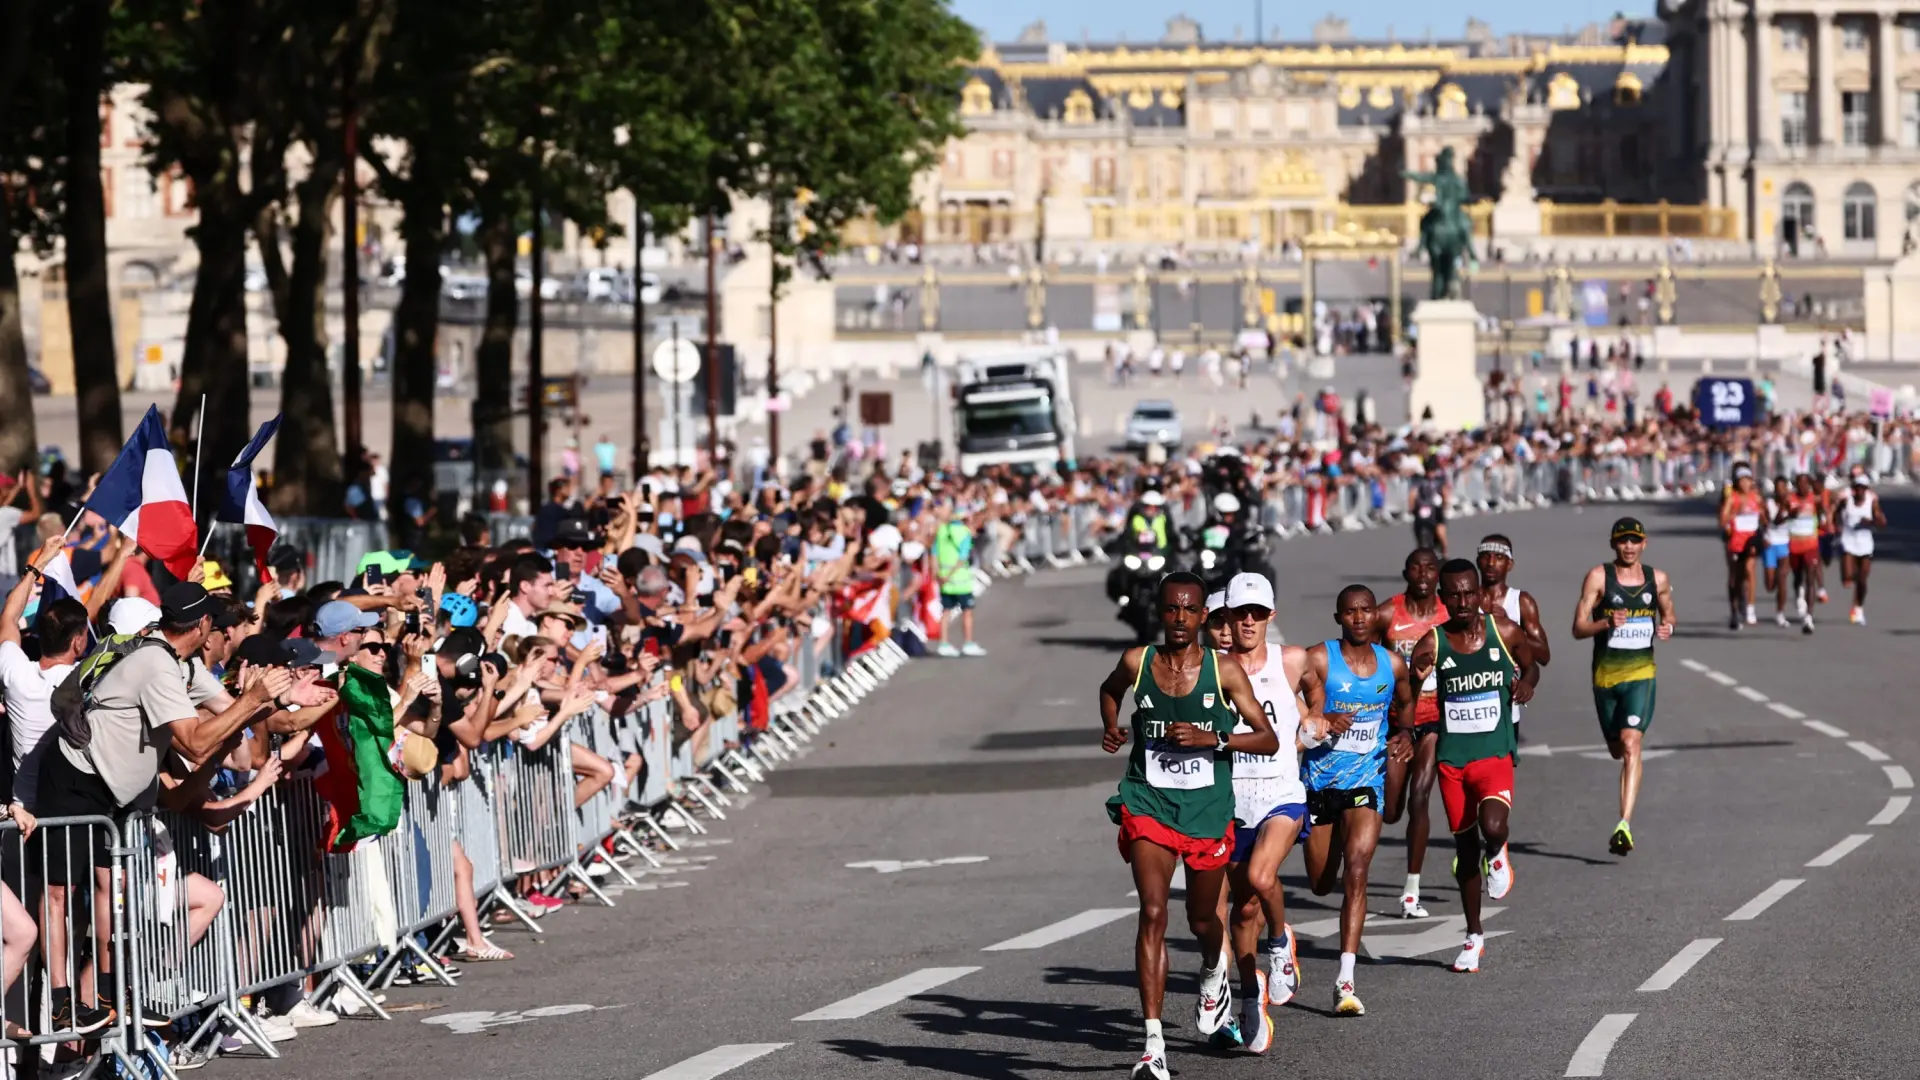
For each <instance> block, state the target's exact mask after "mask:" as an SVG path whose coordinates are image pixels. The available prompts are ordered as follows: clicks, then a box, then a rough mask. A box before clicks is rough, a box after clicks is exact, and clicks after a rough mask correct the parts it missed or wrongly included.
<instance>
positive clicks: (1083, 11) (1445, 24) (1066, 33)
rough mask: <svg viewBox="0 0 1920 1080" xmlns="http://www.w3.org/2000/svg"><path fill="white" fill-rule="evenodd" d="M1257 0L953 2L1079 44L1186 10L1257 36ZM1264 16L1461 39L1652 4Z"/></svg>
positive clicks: (1645, 9)
mask: <svg viewBox="0 0 1920 1080" xmlns="http://www.w3.org/2000/svg"><path fill="white" fill-rule="evenodd" d="M1254 6H1255V0H1052V2H1050V3H1035V2H1034V0H953V9H954V11H955V12H956V13H957V14H958V15H959V16H960V17H961V18H963V19H966V20H967V21H968V22H971V23H972V24H973V25H974V26H976V27H979V28H980V30H981V32H982V35H983V36H984V37H985V38H986V39H987V40H989V41H1012V40H1013V39H1014V37H1015V36H1016V35H1018V34H1019V32H1020V30H1021V28H1022V27H1024V26H1026V25H1027V24H1028V23H1030V22H1032V21H1033V20H1035V19H1044V20H1046V23H1047V36H1048V37H1049V38H1050V39H1052V40H1054V41H1066V42H1077V41H1079V40H1081V35H1082V32H1083V31H1084V32H1085V33H1086V34H1087V35H1090V36H1091V38H1092V40H1094V41H1114V40H1118V39H1119V37H1120V36H1121V35H1122V34H1124V35H1126V39H1127V40H1128V41H1131V42H1150V41H1157V40H1159V38H1160V36H1161V34H1163V33H1164V32H1165V30H1166V23H1167V20H1168V19H1169V18H1171V17H1173V16H1174V15H1177V14H1181V13H1185V14H1186V15H1188V16H1189V17H1191V18H1193V19H1194V20H1195V21H1197V22H1199V24H1200V27H1201V31H1202V32H1203V33H1204V34H1205V36H1206V38H1207V39H1208V40H1217V41H1227V40H1231V39H1232V37H1233V31H1234V28H1235V27H1236V26H1237V27H1240V28H1241V30H1242V32H1243V33H1244V35H1245V36H1246V37H1247V38H1252V37H1253V22H1254ZM1260 7H1261V9H1262V13H1261V14H1262V19H1263V21H1264V22H1266V24H1267V27H1268V34H1269V36H1271V37H1278V38H1286V39H1289V40H1295V41H1300V40H1306V39H1307V38H1308V37H1309V36H1310V34H1311V32H1312V29H1313V24H1314V23H1315V22H1316V21H1318V20H1319V19H1320V18H1321V17H1322V16H1324V15H1325V14H1327V13H1329V12H1337V11H1339V10H1340V8H1342V7H1345V8H1346V9H1347V10H1346V11H1345V12H1344V14H1345V16H1346V19H1347V23H1348V26H1349V28H1350V29H1351V30H1352V32H1353V33H1354V35H1355V36H1357V37H1368V38H1373V37H1384V36H1385V35H1386V34H1387V31H1388V29H1389V28H1391V29H1392V31H1393V34H1394V36H1395V37H1398V38H1401V39H1403V40H1405V39H1418V38H1422V37H1424V36H1426V34H1427V32H1428V31H1429V30H1431V31H1432V32H1433V34H1434V36H1436V37H1457V36H1458V35H1459V34H1460V32H1461V31H1462V30H1463V29H1464V28H1465V27H1466V25H1467V19H1468V18H1469V17H1471V18H1476V19H1479V20H1481V21H1482V22H1485V23H1488V24H1490V25H1491V26H1492V27H1493V31H1494V33H1496V34H1504V33H1516V32H1529V33H1559V32H1560V31H1562V30H1565V29H1568V28H1572V27H1579V26H1583V25H1585V24H1587V23H1589V22H1604V21H1605V20H1606V19H1608V18H1610V17H1612V15H1613V13H1614V12H1616V11H1622V10H1624V11H1625V12H1626V13H1627V15H1628V16H1629V17H1650V16H1651V15H1652V12H1653V5H1652V4H1651V3H1646V2H1644V0H1643V2H1639V3H1635V2H1634V0H1624V2H1623V0H1562V2H1560V3H1555V4H1552V5H1550V6H1548V7H1545V8H1542V7H1541V6H1540V4H1539V3H1538V2H1537V0H1533V2H1529V0H1374V2H1372V3H1369V4H1365V5H1362V7H1361V8H1360V9H1358V10H1356V9H1354V8H1352V7H1351V6H1349V5H1335V4H1332V3H1326V4H1323V5H1320V6H1313V5H1310V4H1309V5H1301V4H1296V3H1287V2H1285V0H1261V3H1260Z"/></svg>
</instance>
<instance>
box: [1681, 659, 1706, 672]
mask: <svg viewBox="0 0 1920 1080" xmlns="http://www.w3.org/2000/svg"><path fill="white" fill-rule="evenodd" d="M1680 666H1681V667H1683V668H1686V669H1687V670H1688V671H1698V672H1700V673H1701V674H1702V675H1704V674H1706V673H1707V672H1709V671H1712V670H1713V669H1712V668H1710V667H1708V666H1707V665H1705V664H1703V663H1701V662H1700V661H1698V660H1691V659H1689V660H1682V661H1680Z"/></svg>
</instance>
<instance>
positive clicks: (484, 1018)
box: [420, 1005, 626, 1035]
mask: <svg viewBox="0 0 1920 1080" xmlns="http://www.w3.org/2000/svg"><path fill="white" fill-rule="evenodd" d="M623 1008H626V1006H624V1005H543V1006H541V1007H540V1008H537V1009H526V1010H522V1011H519V1012H514V1011H508V1012H490V1011H489V1012H456V1013H442V1014H441V1015H439V1016H423V1017H421V1018H420V1022H421V1023H423V1024H436V1025H439V1026H441V1027H444V1028H446V1029H447V1030H448V1031H449V1032H451V1033H452V1034H455V1035H476V1034H478V1033H480V1032H482V1031H486V1030H487V1029H489V1028H497V1027H508V1026H511V1025H513V1024H524V1023H527V1022H528V1021H531V1020H540V1019H544V1018H546V1017H549V1016H571V1015H573V1014H574V1013H583V1012H593V1011H594V1010H596V1009H623Z"/></svg>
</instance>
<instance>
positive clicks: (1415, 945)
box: [1336, 908, 1512, 960]
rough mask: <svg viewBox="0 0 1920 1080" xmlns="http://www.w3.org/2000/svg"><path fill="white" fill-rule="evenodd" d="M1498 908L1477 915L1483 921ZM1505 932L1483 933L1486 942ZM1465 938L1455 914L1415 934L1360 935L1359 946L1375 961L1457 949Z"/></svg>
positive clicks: (1464, 923) (1462, 921) (1464, 922)
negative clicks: (1363, 936)
mask: <svg viewBox="0 0 1920 1080" xmlns="http://www.w3.org/2000/svg"><path fill="white" fill-rule="evenodd" d="M1499 911H1500V909H1499V908H1486V909H1485V910H1483V911H1481V912H1480V917H1481V919H1483V920H1484V919H1490V918H1492V917H1493V916H1494V915H1496V914H1498V913H1499ZM1336 929H1337V928H1336ZM1509 933H1512V931H1510V930H1488V931H1487V932H1486V935H1485V936H1486V939H1487V940H1488V941H1491V940H1493V939H1494V938H1497V937H1503V936H1505V935H1507V934H1509ZM1466 937H1467V920H1466V917H1465V916H1463V915H1455V916H1453V917H1451V918H1448V919H1444V920H1442V921H1441V922H1440V923H1439V924H1438V925H1436V926H1430V927H1427V928H1426V929H1423V930H1421V931H1420V932H1419V933H1417V934H1392V935H1375V936H1373V937H1370V938H1361V939H1360V948H1361V949H1362V950H1363V951H1365V953H1366V954H1367V955H1368V956H1371V957H1373V958H1374V959H1375V960H1404V959H1406V958H1407V957H1410V956H1425V955H1427V954H1428V953H1436V952H1445V951H1450V950H1453V949H1458V948H1459V947H1460V945H1461V943H1462V942H1463V941H1465V940H1466Z"/></svg>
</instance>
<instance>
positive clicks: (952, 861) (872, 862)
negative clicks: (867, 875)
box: [847, 855, 987, 874]
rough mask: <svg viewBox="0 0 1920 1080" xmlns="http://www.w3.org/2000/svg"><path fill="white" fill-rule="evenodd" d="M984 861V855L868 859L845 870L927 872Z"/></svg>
mask: <svg viewBox="0 0 1920 1080" xmlns="http://www.w3.org/2000/svg"><path fill="white" fill-rule="evenodd" d="M986 861H987V857H986V856H985V855H953V856H949V857H948V858H944V859H868V860H867V861H866V862H850V863H848V864H847V869H849V870H872V871H875V872H877V873H881V874H897V873H899V872H900V871H902V870H927V869H930V868H932V867H935V866H965V865H968V864H971V863H983V862H986Z"/></svg>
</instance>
